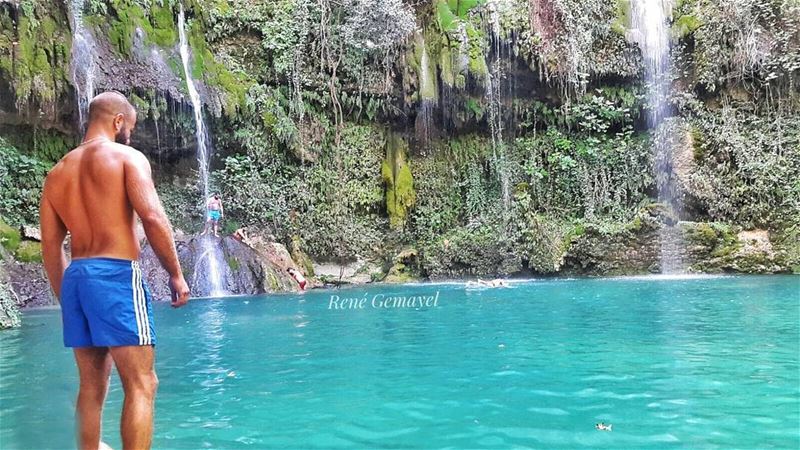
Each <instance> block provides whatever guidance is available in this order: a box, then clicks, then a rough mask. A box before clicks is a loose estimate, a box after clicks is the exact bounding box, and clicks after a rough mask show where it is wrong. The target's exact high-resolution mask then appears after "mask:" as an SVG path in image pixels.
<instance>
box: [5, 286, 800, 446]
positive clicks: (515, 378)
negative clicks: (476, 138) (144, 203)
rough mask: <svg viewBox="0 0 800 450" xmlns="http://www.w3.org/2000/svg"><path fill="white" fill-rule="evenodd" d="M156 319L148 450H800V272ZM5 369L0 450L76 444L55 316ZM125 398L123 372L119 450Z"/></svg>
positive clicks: (353, 293) (361, 291) (42, 316)
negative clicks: (420, 303) (403, 304)
mask: <svg viewBox="0 0 800 450" xmlns="http://www.w3.org/2000/svg"><path fill="white" fill-rule="evenodd" d="M437 291H438V293H439V295H438V299H437V300H436V306H430V307H422V308H388V309H387V308H373V307H372V305H371V304H370V301H371V299H372V296H374V295H376V294H384V295H386V296H394V295H406V296H409V295H422V296H433V295H435V294H436V292H437ZM365 293H366V297H367V301H366V302H365V304H364V308H363V309H344V310H334V309H329V307H330V306H331V305H330V296H331V295H338V296H339V297H340V298H344V297H352V298H363V297H364V296H365ZM378 300H381V298H380V297H379V298H378ZM353 303H354V304H357V301H356V302H353ZM337 305H340V303H337ZM155 316H156V317H155V319H156V326H157V332H158V339H159V346H158V347H157V364H156V367H157V371H158V374H159V378H160V380H161V386H160V390H159V395H158V398H157V404H156V426H155V430H156V431H155V437H154V447H156V448H245V447H249V448H264V447H293V448H309V447H325V448H329V447H350V448H353V447H355V448H374V447H393V448H431V447H451V448H463V447H492V448H495V447H511V446H521V447H537V448H557V447H560V448H580V447H592V448H644V447H647V448H686V447H693V448H769V447H777V448H793V449H796V448H798V446H800V392H798V390H799V389H800V369H799V368H798V358H799V356H798V355H800V348H799V347H800V329H799V328H800V325H799V324H800V277H791V276H785V277H784V276H773V277H718V278H686V279H669V278H642V279H636V278H633V279H631V278H628V279H591V280H551V281H530V282H524V283H515V284H513V286H512V287H511V288H508V289H469V288H465V286H464V285H463V284H438V285H437V284H428V285H413V286H366V287H361V288H358V289H352V290H340V291H317V292H309V293H306V294H304V295H279V296H265V297H251V298H245V297H237V298H230V299H226V300H224V301H220V300H197V301H193V302H191V303H190V304H189V305H188V306H187V307H185V308H183V309H179V310H173V309H171V308H170V307H169V306H167V305H163V304H159V305H156V306H155ZM0 355H2V356H0V363H1V365H0V448H3V449H10V448H36V449H44V448H67V447H70V446H72V434H71V430H72V426H73V425H72V424H73V415H72V410H73V407H74V395H75V392H76V386H77V373H76V369H75V367H74V363H73V360H72V356H71V353H70V352H69V351H68V350H66V349H64V348H63V347H62V346H61V325H60V319H59V312H58V311H57V310H39V311H30V312H27V313H26V314H25V317H24V326H23V327H22V328H21V329H19V330H13V331H7V332H2V333H0ZM121 401H122V392H121V388H120V385H119V382H118V381H117V379H116V376H115V377H114V380H113V383H112V389H111V392H110V394H109V398H108V402H107V408H106V414H105V418H104V427H105V429H104V440H106V441H107V442H109V444H111V445H112V446H113V447H114V448H120V444H119V437H118V432H117V430H118V420H119V411H120V407H121ZM600 421H604V422H606V423H612V424H613V431H612V432H602V431H597V430H595V429H594V424H595V423H597V422H600Z"/></svg>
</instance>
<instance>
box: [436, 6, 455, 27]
mask: <svg viewBox="0 0 800 450" xmlns="http://www.w3.org/2000/svg"><path fill="white" fill-rule="evenodd" d="M457 20H458V18H457V17H456V15H455V14H453V11H452V10H451V9H450V7H449V6H448V5H447V2H446V1H445V0H439V1H438V2H437V3H436V21H437V22H438V23H439V29H440V30H442V31H444V32H447V31H450V30H452V29H453V28H454V24H455V23H456V21H457Z"/></svg>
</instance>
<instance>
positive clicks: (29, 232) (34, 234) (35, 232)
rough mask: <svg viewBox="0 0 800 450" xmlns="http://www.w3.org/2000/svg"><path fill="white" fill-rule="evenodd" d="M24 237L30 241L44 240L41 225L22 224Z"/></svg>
mask: <svg viewBox="0 0 800 450" xmlns="http://www.w3.org/2000/svg"><path fill="white" fill-rule="evenodd" d="M22 238H23V239H27V240H29V241H41V240H42V232H41V230H39V227H34V226H29V225H23V226H22Z"/></svg>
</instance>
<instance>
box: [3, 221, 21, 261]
mask: <svg viewBox="0 0 800 450" xmlns="http://www.w3.org/2000/svg"><path fill="white" fill-rule="evenodd" d="M20 239H21V236H20V233H19V230H18V229H16V228H14V227H12V226H10V225H9V224H7V223H5V221H3V219H2V218H0V244H2V245H3V248H5V249H6V250H8V251H9V252H12V253H13V252H15V251H17V248H19V242H20Z"/></svg>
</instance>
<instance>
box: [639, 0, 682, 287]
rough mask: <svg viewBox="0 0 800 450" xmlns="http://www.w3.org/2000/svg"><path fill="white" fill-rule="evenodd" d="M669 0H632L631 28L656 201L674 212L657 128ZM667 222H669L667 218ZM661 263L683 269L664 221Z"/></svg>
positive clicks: (666, 75) (665, 79) (666, 154)
mask: <svg viewBox="0 0 800 450" xmlns="http://www.w3.org/2000/svg"><path fill="white" fill-rule="evenodd" d="M671 10H672V2H671V1H670V0H633V2H632V3H631V22H632V23H631V28H632V30H631V31H632V34H633V39H634V40H635V41H636V42H637V43H638V44H639V48H640V49H641V50H642V58H643V62H644V69H645V70H644V72H645V81H646V82H647V92H648V93H647V97H648V104H649V112H648V124H649V126H650V129H651V130H653V131H654V133H653V135H654V144H653V145H654V153H655V160H656V164H655V172H656V184H657V187H658V200H659V202H661V203H663V204H664V205H666V206H668V207H670V208H672V210H673V211H674V212H675V213H676V215H679V214H680V211H681V201H680V200H681V199H680V197H679V196H678V195H676V193H677V188H676V185H675V179H674V173H673V170H672V156H671V153H672V152H671V148H670V146H669V144H668V143H667V142H660V141H663V140H664V138H665V137H666V135H665V133H657V132H655V131H656V129H657V128H658V127H659V125H661V124H662V123H663V121H664V119H665V118H667V117H668V116H669V115H670V108H669V104H668V101H667V100H668V98H667V97H668V96H669V91H670V72H669V68H670V34H669V33H670V28H669V20H670V17H669V15H668V14H669V12H670V11H671ZM668 222H670V221H668ZM659 245H660V264H661V272H662V273H676V272H682V271H684V270H685V268H684V263H683V261H682V258H681V256H680V255H681V253H682V251H681V250H682V248H683V243H682V241H681V236H680V231H679V230H677V229H675V228H674V224H672V223H667V224H665V225H664V226H663V227H662V228H661V231H660V232H659Z"/></svg>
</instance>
